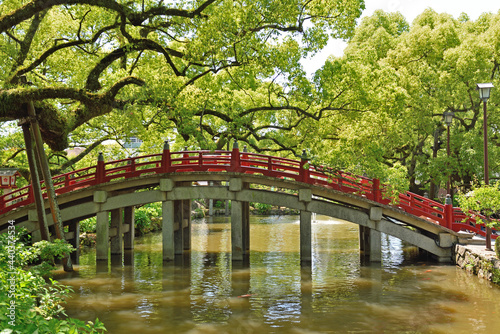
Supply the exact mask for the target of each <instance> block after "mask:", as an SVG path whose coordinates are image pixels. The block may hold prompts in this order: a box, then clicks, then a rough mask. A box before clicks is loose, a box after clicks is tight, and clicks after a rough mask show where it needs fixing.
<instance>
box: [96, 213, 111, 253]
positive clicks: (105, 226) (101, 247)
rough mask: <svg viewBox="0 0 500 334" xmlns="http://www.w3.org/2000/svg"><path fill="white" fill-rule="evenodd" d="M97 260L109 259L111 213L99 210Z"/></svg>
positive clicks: (97, 220) (97, 218)
mask: <svg viewBox="0 0 500 334" xmlns="http://www.w3.org/2000/svg"><path fill="white" fill-rule="evenodd" d="M95 229H96V254H95V256H96V260H97V261H108V258H109V257H108V252H109V213H108V211H101V212H98V213H97V215H96V227H95Z"/></svg>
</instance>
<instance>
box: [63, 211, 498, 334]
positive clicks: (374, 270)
mask: <svg viewBox="0 0 500 334" xmlns="http://www.w3.org/2000/svg"><path fill="white" fill-rule="evenodd" d="M250 229H251V241H250V248H251V252H250V260H249V264H247V265H245V264H242V263H231V253H230V249H231V232H230V222H229V220H228V218H217V219H215V218H214V219H210V220H198V221H195V222H194V224H193V233H192V247H193V249H192V251H191V252H190V253H188V254H187V255H186V256H181V257H179V258H176V261H174V262H172V263H165V264H164V263H163V261H162V252H161V234H151V235H148V236H145V237H143V238H138V239H136V245H135V251H134V252H133V254H132V255H131V254H128V256H129V257H130V256H132V257H133V259H132V260H133V263H134V265H133V266H131V265H123V264H122V263H121V261H119V262H118V264H116V263H113V264H112V265H109V266H107V265H106V266H103V267H98V268H96V266H95V251H93V250H90V251H88V252H82V253H83V255H82V257H81V260H80V266H79V267H76V269H77V270H76V271H75V272H74V273H63V272H60V273H58V278H59V279H60V280H61V281H62V282H64V283H65V284H68V285H71V286H73V287H74V290H75V293H74V296H73V298H72V299H71V300H69V301H68V305H67V310H68V315H70V316H73V317H77V318H80V319H84V320H94V319H95V318H96V317H99V319H100V320H101V321H103V322H104V323H105V324H106V327H107V328H108V331H109V333H141V334H149V333H217V334H218V333H325V332H338V333H347V332H354V333H382V332H384V333H399V332H411V333H429V332H432V333H449V332H455V333H496V332H498V328H500V327H499V326H500V319H499V318H500V317H498V315H499V314H500V302H499V301H500V289H499V288H498V287H496V286H492V285H491V284H489V283H488V282H485V281H481V280H479V279H477V278H476V277H473V276H469V275H468V274H466V273H465V272H464V271H462V270H460V269H456V268H455V267H454V266H443V265H436V264H432V263H426V262H417V261H418V260H417V259H415V258H412V256H413V255H414V253H415V248H414V247H408V246H407V245H405V244H404V243H403V242H401V241H400V240H398V239H396V238H393V237H390V236H387V235H383V240H382V246H383V255H382V261H383V262H382V264H381V265H380V264H363V263H362V261H361V260H360V255H359V250H358V228H357V225H354V224H350V223H346V222H341V221H336V220H332V219H330V218H327V217H321V216H315V217H314V222H313V230H312V233H313V261H312V264H311V267H310V268H301V267H300V255H299V224H298V217H296V216H281V217H278V216H275V217H255V216H252V217H251V226H250ZM124 258H126V257H124ZM129 260H130V259H129Z"/></svg>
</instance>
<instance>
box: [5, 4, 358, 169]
mask: <svg viewBox="0 0 500 334" xmlns="http://www.w3.org/2000/svg"><path fill="white" fill-rule="evenodd" d="M362 9H364V4H363V1H362V0H349V1H328V2H324V1H319V0H312V1H311V0H307V1H306V0H287V1H267V0H263V1H258V0H251V1H245V2H241V1H229V0H219V1H216V0H205V1H200V0H196V1H194V0H193V1H182V2H175V3H168V4H164V3H163V1H153V0H144V1H142V2H140V1H135V2H134V1H128V2H127V1H121V0H50V1H49V0H32V1H28V2H26V1H20V0H14V1H9V2H3V3H2V4H1V5H0V13H1V17H0V45H1V48H2V52H1V53H0V63H1V64H2V65H1V68H2V70H1V71H0V80H1V82H2V87H1V88H0V100H1V102H2V103H0V122H6V121H12V120H18V119H20V118H23V117H26V110H25V104H26V103H27V102H28V101H30V100H32V101H34V102H35V106H36V110H37V116H38V118H39V122H40V126H41V129H42V135H43V138H44V141H45V142H46V143H47V145H48V146H49V147H50V148H51V149H52V150H53V151H61V150H63V149H65V148H67V147H68V146H69V145H70V143H71V144H85V145H86V146H88V147H92V146H97V145H98V144H99V143H101V142H102V141H104V140H106V139H111V138H114V139H122V138H123V136H126V135H130V134H134V132H139V133H144V132H148V133H150V132H152V131H154V132H155V134H156V136H157V137H158V138H159V139H165V138H169V137H172V136H173V134H178V135H180V136H182V138H183V140H184V141H185V142H190V141H191V142H198V143H200V144H203V143H208V144H210V145H209V146H214V145H213V143H214V142H215V143H216V144H215V146H216V147H217V148H221V147H223V146H224V145H225V144H226V143H227V142H228V140H230V139H238V140H244V141H247V142H249V143H250V144H251V145H252V146H254V147H255V148H260V147H262V146H264V147H265V146H266V144H264V145H262V144H259V142H260V141H266V140H268V141H270V142H271V143H274V144H276V145H277V146H278V147H277V149H278V150H280V149H288V150H289V149H290V148H291V147H290V145H285V144H282V143H280V142H279V141H280V140H281V138H274V137H273V135H272V133H273V131H274V130H280V129H287V127H292V126H293V125H294V124H295V123H296V122H298V121H297V120H289V119H288V118H287V114H294V116H295V113H297V114H298V116H296V117H295V118H297V117H298V118H299V119H300V118H301V117H303V115H304V112H303V111H302V110H300V108H297V107H296V106H295V105H294V104H292V101H290V100H289V99H287V95H288V94H289V92H287V91H286V90H285V89H284V86H285V87H286V86H287V85H290V86H291V87H294V88H292V90H294V89H295V87H296V86H297V85H298V84H303V83H304V82H306V80H305V73H304V72H303V70H302V69H301V66H300V63H299V60H300V59H301V58H302V57H306V56H308V55H310V54H313V53H314V52H316V51H317V50H319V49H320V48H322V47H323V46H324V45H325V44H326V42H327V39H328V37H329V36H333V37H336V38H349V37H350V36H351V35H352V33H353V31H354V26H355V20H356V19H357V18H358V17H359V16H360V14H361V10H362ZM21 76H26V77H27V79H28V80H29V81H30V83H31V84H30V85H29V86H22V85H21V82H20V77H21ZM276 81H279V82H280V85H278V84H276ZM89 132H90V133H91V135H89ZM208 144H207V145H208ZM88 152H90V150H89V151H88ZM80 159H81V158H80ZM72 163H73V162H72V161H68V162H66V163H65V164H64V166H62V167H66V168H67V167H69V166H70V165H71V164H72ZM59 167H61V166H59Z"/></svg>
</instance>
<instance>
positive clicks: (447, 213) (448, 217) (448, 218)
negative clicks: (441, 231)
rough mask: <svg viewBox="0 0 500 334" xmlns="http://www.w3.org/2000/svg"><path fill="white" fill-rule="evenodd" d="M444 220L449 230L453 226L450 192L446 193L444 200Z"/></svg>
mask: <svg viewBox="0 0 500 334" xmlns="http://www.w3.org/2000/svg"><path fill="white" fill-rule="evenodd" d="M444 221H445V224H446V226H445V227H446V228H449V229H450V230H451V229H452V227H453V203H452V201H451V196H450V194H447V195H446V200H445V202H444Z"/></svg>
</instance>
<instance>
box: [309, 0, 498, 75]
mask: <svg viewBox="0 0 500 334" xmlns="http://www.w3.org/2000/svg"><path fill="white" fill-rule="evenodd" d="M365 7H366V9H365V10H364V11H363V14H362V16H361V19H362V18H363V17H364V16H370V15H372V14H373V12H374V11H376V10H378V9H382V10H384V11H386V12H400V13H401V14H403V16H404V17H405V18H406V20H407V21H408V22H409V23H410V24H411V22H412V21H413V20H414V19H415V17H417V16H418V15H419V14H421V13H422V12H423V11H424V10H425V9H426V8H432V9H434V10H435V11H436V12H438V13H448V14H451V15H452V16H453V17H455V18H458V16H459V15H460V14H461V13H466V14H467V15H469V17H470V19H471V20H476V19H477V18H478V17H479V16H480V15H481V14H482V13H484V12H491V13H497V12H498V11H499V10H500V1H499V0H475V1H474V0H365ZM345 45H346V43H345V42H343V41H342V40H333V39H332V40H330V42H329V43H328V45H327V46H326V47H325V48H324V49H323V51H321V52H320V53H318V54H317V55H316V56H314V57H313V58H312V59H309V60H305V61H304V62H303V65H304V69H305V70H306V72H307V73H314V72H315V71H316V70H317V69H319V68H320V67H321V66H322V65H323V64H324V63H325V61H326V59H327V58H328V56H330V55H332V54H333V55H335V56H337V57H340V56H342V54H343V50H344V48H345Z"/></svg>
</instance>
